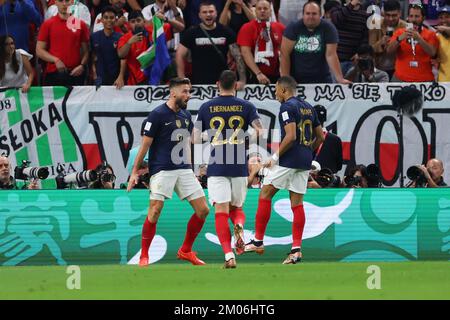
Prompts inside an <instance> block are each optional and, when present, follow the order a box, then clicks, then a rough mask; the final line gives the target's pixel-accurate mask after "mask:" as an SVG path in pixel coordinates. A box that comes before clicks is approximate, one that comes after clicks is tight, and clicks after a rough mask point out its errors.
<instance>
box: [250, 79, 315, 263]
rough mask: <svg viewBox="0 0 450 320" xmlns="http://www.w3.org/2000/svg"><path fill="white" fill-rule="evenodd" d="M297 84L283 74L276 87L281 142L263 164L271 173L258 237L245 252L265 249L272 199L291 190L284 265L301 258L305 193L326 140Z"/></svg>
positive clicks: (261, 202)
mask: <svg viewBox="0 0 450 320" xmlns="http://www.w3.org/2000/svg"><path fill="white" fill-rule="evenodd" d="M296 91H297V83H296V82H295V80H294V79H293V78H292V77H289V76H285V77H281V78H280V79H279V80H278V82H277V84H276V87H275V95H276V97H277V100H278V101H280V102H281V106H280V112H279V114H278V119H279V121H280V127H281V143H280V147H279V149H278V152H277V153H275V154H274V155H273V156H272V158H271V159H270V160H268V161H267V162H266V163H265V164H264V166H265V167H267V168H269V169H270V170H269V173H268V174H267V175H266V177H265V178H264V183H263V187H262V189H261V193H260V195H259V201H258V210H257V213H256V219H255V220H256V221H255V239H254V240H252V241H250V242H249V243H248V244H247V245H246V246H245V252H252V251H253V252H256V253H259V254H262V253H263V252H264V245H263V238H264V233H265V231H266V227H267V223H268V222H269V218H270V212H271V208H272V198H273V196H274V195H275V193H277V192H278V190H279V189H287V190H289V194H290V200H291V208H292V212H293V215H294V219H293V222H292V238H293V241H292V249H291V253H290V254H289V255H288V257H287V258H286V259H285V260H284V262H283V264H295V263H297V262H300V261H301V257H302V255H301V243H302V235H303V228H304V226H305V211H304V209H303V195H304V194H305V193H306V186H307V183H308V176H309V170H310V169H311V162H312V160H313V150H315V149H317V148H318V146H319V145H320V144H321V143H322V142H323V140H324V137H323V133H322V127H321V125H320V123H319V120H318V117H317V114H316V112H315V110H314V108H313V107H312V106H311V105H310V104H309V103H307V102H306V101H303V100H301V99H298V98H297V97H296Z"/></svg>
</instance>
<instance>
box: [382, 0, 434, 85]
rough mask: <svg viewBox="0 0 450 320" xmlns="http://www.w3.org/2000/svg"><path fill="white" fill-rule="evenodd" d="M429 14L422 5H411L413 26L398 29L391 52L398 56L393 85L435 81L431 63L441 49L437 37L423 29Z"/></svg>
mask: <svg viewBox="0 0 450 320" xmlns="http://www.w3.org/2000/svg"><path fill="white" fill-rule="evenodd" d="M424 19H425V10H424V8H423V7H422V6H421V5H420V4H411V5H409V9H408V21H409V25H408V26H407V27H406V28H400V29H397V30H396V31H395V32H394V34H393V36H392V38H391V40H390V42H389V46H388V48H387V52H388V54H389V53H396V54H397V56H396V60H395V73H394V76H393V77H392V81H393V82H426V81H434V80H435V79H434V75H433V72H432V69H431V59H432V58H433V57H434V56H435V55H436V51H437V48H438V46H439V43H438V39H437V36H436V34H435V33H434V32H433V31H431V30H429V29H427V28H426V27H425V26H423V21H424Z"/></svg>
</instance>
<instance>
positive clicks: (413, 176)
mask: <svg viewBox="0 0 450 320" xmlns="http://www.w3.org/2000/svg"><path fill="white" fill-rule="evenodd" d="M406 176H407V177H408V178H409V179H410V180H411V183H412V182H415V187H416V188H423V187H425V185H426V183H427V178H426V177H425V173H424V172H423V171H422V169H420V167H419V166H411V167H409V168H408V170H406ZM410 185H411V184H410Z"/></svg>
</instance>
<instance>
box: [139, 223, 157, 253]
mask: <svg viewBox="0 0 450 320" xmlns="http://www.w3.org/2000/svg"><path fill="white" fill-rule="evenodd" d="M155 233H156V222H155V223H151V222H150V221H148V217H145V222H144V226H143V227H142V240H141V257H147V258H148V249H149V248H150V244H151V243H152V240H153V237H154V236H155Z"/></svg>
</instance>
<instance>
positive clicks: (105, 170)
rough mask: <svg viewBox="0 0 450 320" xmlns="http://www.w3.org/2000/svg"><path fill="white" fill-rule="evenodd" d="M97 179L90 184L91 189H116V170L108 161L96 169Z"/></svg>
mask: <svg viewBox="0 0 450 320" xmlns="http://www.w3.org/2000/svg"><path fill="white" fill-rule="evenodd" d="M95 172H97V179H96V180H95V181H93V182H91V183H90V184H89V189H114V182H115V181H116V176H115V175H114V170H113V168H112V167H111V165H109V164H108V163H107V162H106V161H103V163H102V164H99V165H98V166H97V167H96V168H95Z"/></svg>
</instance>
